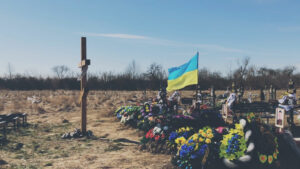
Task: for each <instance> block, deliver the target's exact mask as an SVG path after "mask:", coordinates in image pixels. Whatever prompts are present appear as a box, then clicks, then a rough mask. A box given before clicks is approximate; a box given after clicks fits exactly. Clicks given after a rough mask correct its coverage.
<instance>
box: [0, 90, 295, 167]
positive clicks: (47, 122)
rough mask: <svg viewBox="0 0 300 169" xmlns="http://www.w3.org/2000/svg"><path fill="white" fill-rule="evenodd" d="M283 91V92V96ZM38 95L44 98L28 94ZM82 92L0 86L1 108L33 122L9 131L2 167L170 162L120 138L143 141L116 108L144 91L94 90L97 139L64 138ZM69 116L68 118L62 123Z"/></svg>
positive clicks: (91, 102) (75, 122)
mask: <svg viewBox="0 0 300 169" xmlns="http://www.w3.org/2000/svg"><path fill="white" fill-rule="evenodd" d="M222 92H224V91H217V94H220V93H222ZM193 93H194V92H193V91H184V92H182V97H192V94H193ZM252 93H258V91H252ZM281 93H283V92H281V91H280V92H278V97H279V96H280V94H281ZM299 93H300V92H298V94H299ZM156 94H157V91H147V98H150V97H152V98H153V97H156ZM33 96H36V97H38V98H39V99H40V100H41V102H40V103H31V102H30V101H28V100H27V98H28V97H33ZM78 96H79V91H63V90H58V91H0V113H1V114H4V113H6V114H7V113H10V112H14V111H18V112H26V113H28V114H29V116H28V120H29V123H30V124H31V125H30V126H29V127H27V128H23V129H20V131H10V132H9V134H8V140H9V142H8V143H7V144H5V145H1V147H0V150H1V151H0V159H3V160H4V161H6V162H7V163H8V164H6V165H0V168H4V167H5V168H163V167H165V166H169V165H170V156H168V155H162V154H156V155H153V154H151V153H148V152H140V151H138V148H137V145H136V144H133V143H125V142H116V140H119V139H121V138H126V139H128V140H131V141H136V142H139V139H140V138H141V133H139V132H137V131H136V130H135V129H131V128H125V127H124V126H123V125H121V124H120V123H119V122H118V121H117V120H116V118H115V117H114V116H112V115H111V112H112V111H114V110H115V109H116V108H117V107H119V106H122V105H130V104H131V105H134V104H136V103H137V102H139V101H141V100H142V99H143V92H142V91H133V92H126V91H90V93H89V95H88V126H87V127H88V129H89V130H92V131H93V133H94V135H95V136H96V139H76V140H63V139H61V138H60V136H61V134H63V133H65V132H70V131H73V129H74V128H75V127H77V128H79V127H80V105H79V104H78ZM246 96H247V94H246ZM298 97H299V95H298ZM64 119H66V120H67V121H68V122H67V123H63V122H62V121H63V120H64ZM21 145H22V146H21Z"/></svg>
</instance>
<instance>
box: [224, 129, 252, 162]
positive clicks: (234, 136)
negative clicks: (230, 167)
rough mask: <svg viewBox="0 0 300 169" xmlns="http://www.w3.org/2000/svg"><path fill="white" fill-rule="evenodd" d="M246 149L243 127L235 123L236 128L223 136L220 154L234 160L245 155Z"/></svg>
mask: <svg viewBox="0 0 300 169" xmlns="http://www.w3.org/2000/svg"><path fill="white" fill-rule="evenodd" d="M246 150H247V145H246V140H245V134H244V131H243V128H242V127H241V125H240V124H235V129H230V130H229V133H228V134H226V135H224V136H223V140H222V141H221V146H220V154H219V156H220V157H221V158H227V159H228V160H231V161H232V160H236V159H238V158H240V157H242V156H243V155H245V151H246Z"/></svg>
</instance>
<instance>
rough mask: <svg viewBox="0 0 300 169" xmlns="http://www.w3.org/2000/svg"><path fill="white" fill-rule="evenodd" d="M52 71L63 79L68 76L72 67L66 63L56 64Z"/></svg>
mask: <svg viewBox="0 0 300 169" xmlns="http://www.w3.org/2000/svg"><path fill="white" fill-rule="evenodd" d="M52 71H53V72H54V73H55V74H56V76H57V78H59V79H62V78H64V77H66V76H67V74H68V73H69V71H70V69H69V68H68V67H67V66H65V65H60V66H54V67H53V68H52Z"/></svg>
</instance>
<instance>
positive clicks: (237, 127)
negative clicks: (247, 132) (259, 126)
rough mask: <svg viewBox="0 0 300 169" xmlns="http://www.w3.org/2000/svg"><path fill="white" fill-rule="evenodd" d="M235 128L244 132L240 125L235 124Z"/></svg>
mask: <svg viewBox="0 0 300 169" xmlns="http://www.w3.org/2000/svg"><path fill="white" fill-rule="evenodd" d="M235 128H236V129H237V130H243V129H242V126H241V125H240V124H235Z"/></svg>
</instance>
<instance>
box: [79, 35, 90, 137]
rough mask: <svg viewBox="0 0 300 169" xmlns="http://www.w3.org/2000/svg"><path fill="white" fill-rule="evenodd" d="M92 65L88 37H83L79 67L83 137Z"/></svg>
mask: <svg viewBox="0 0 300 169" xmlns="http://www.w3.org/2000/svg"><path fill="white" fill-rule="evenodd" d="M88 65H90V60H87V59H86V37H81V62H80V63H79V67H80V68H81V79H80V98H79V100H80V102H81V131H82V133H83V135H85V134H86V121H87V120H86V106H87V100H86V98H87V94H88V89H87V86H86V83H87V79H86V76H87V69H88Z"/></svg>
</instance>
